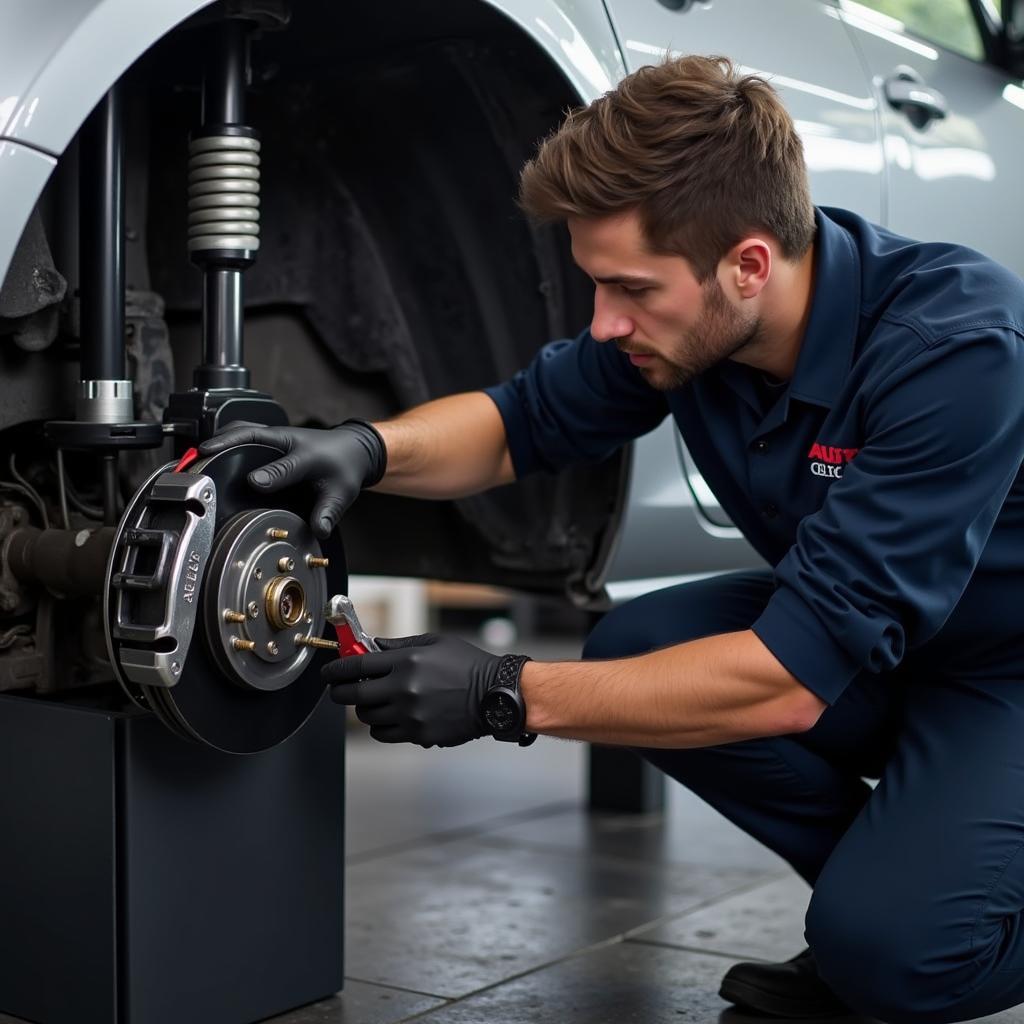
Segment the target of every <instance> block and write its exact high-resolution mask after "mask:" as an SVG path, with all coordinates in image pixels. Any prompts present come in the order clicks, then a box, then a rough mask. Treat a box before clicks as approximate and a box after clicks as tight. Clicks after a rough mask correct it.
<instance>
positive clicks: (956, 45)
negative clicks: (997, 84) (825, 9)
mask: <svg viewBox="0 0 1024 1024" xmlns="http://www.w3.org/2000/svg"><path fill="white" fill-rule="evenodd" d="M840 2H841V5H842V6H843V7H844V8H847V9H849V10H851V11H856V12H857V13H859V14H865V13H868V12H869V11H874V12H877V14H882V15H885V16H886V20H888V19H890V18H891V19H893V21H894V22H898V23H899V24H892V25H890V26H889V27H890V28H891V29H892V30H893V31H896V32H910V33H911V34H912V35H915V36H920V37H921V38H922V39H927V40H929V42H933V43H938V44H939V46H944V47H945V48H946V49H947V50H952V51H953V52H954V53H961V54H963V55H964V56H965V57H971V58H972V59H973V60H982V59H983V58H984V56H985V50H984V47H983V45H982V41H981V32H980V31H979V30H978V23H977V22H976V21H975V20H974V15H973V14H972V13H971V5H970V0H860V2H859V3H854V2H852V0H840Z"/></svg>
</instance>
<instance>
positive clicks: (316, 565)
mask: <svg viewBox="0 0 1024 1024" xmlns="http://www.w3.org/2000/svg"><path fill="white" fill-rule="evenodd" d="M330 562H331V560H330V559H329V558H317V556H316V555H306V565H308V566H309V567H310V569H326V568H327V566H328V565H330Z"/></svg>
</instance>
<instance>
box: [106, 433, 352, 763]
mask: <svg viewBox="0 0 1024 1024" xmlns="http://www.w3.org/2000/svg"><path fill="white" fill-rule="evenodd" d="M279 454H280V453H279V452H278V451H277V450H276V449H274V448H267V447H265V446H263V445H242V446H239V447H237V448H231V449H229V450H228V451H225V452H220V453H218V454H217V455H212V456H210V457H209V458H206V459H201V460H199V461H197V462H195V463H193V464H192V465H190V466H188V468H187V469H185V470H184V471H182V472H180V473H176V472H173V469H174V463H168V465H166V466H164V467H163V468H162V469H160V470H158V471H157V472H156V473H154V474H153V475H152V476H151V477H150V478H149V479H148V480H147V481H146V483H144V484H143V486H142V487H141V488H140V489H139V491H138V493H137V494H136V495H135V497H134V498H133V499H132V501H131V502H130V503H129V505H128V508H127V509H126V510H125V514H124V516H123V517H122V519H121V522H120V524H119V526H118V528H117V532H116V534H115V536H114V543H113V547H112V548H111V553H110V560H109V562H108V564H107V575H106V580H105V588H104V621H105V625H106V637H107V649H108V652H109V654H110V661H111V664H112V665H113V667H114V672H115V674H116V675H117V678H118V681H119V682H120V683H121V686H122V687H123V688H124V690H125V691H126V692H127V694H128V695H129V697H131V699H132V700H133V701H134V702H135V703H136V704H138V705H139V706H140V707H142V708H145V709H147V710H150V711H153V712H154V713H155V714H156V715H157V716H159V718H160V719H161V720H162V721H163V722H164V724H165V725H167V726H168V727H169V728H170V729H172V730H173V731H174V732H176V733H178V734H179V735H181V736H184V737H186V738H187V739H190V740H195V741H198V742H200V743H204V744H206V745H208V746H211V747H215V748H217V749H218V750H223V751H226V752H229V753H236V754H249V753H255V752H257V751H260V750H266V749H268V748H270V747H273V746H276V745H277V744H279V743H283V742H284V741H285V740H286V739H287V738H288V737H289V736H291V735H292V733H294V732H295V731H296V730H297V729H298V728H299V727H300V726H301V725H302V724H303V723H304V722H305V721H306V719H307V718H308V717H309V716H310V714H312V712H313V709H314V708H315V707H316V705H317V703H318V702H319V700H320V698H321V696H322V694H323V684H322V683H321V682H320V668H321V667H322V666H323V664H324V663H325V662H326V661H327V660H328V659H330V658H332V657H336V656H337V655H335V654H333V653H332V652H330V651H326V650H320V649H316V648H314V647H312V646H311V645H310V644H309V642H308V641H309V640H310V639H312V638H317V637H320V635H321V634H322V632H323V628H324V618H323V614H324V606H325V603H326V599H327V597H328V596H329V595H330V594H333V593H343V592H344V591H345V589H346V584H347V579H346V572H345V561H344V549H343V547H342V544H341V541H340V540H339V539H338V538H337V537H336V536H335V535H332V537H331V538H330V539H329V540H327V541H319V540H318V539H317V538H316V537H315V536H314V535H313V533H312V531H311V530H310V529H309V526H308V523H307V522H306V514H307V512H308V507H309V495H308V493H306V492H305V491H300V490H298V489H294V488H293V489H290V490H287V491H281V492H278V493H277V494H275V495H274V496H273V502H274V506H275V507H274V508H253V507H252V506H253V505H254V503H255V502H256V500H257V496H256V493H255V492H254V491H253V490H252V489H251V488H250V487H249V485H248V483H247V481H246V475H247V474H248V473H249V471H250V470H252V469H255V468H256V467H258V466H261V465H264V464H265V463H266V462H268V461H270V460H271V459H272V458H274V457H276V456H278V455H279Z"/></svg>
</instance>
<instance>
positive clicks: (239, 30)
mask: <svg viewBox="0 0 1024 1024" xmlns="http://www.w3.org/2000/svg"><path fill="white" fill-rule="evenodd" d="M219 32H220V38H219V39H218V40H217V42H218V43H219V45H218V46H215V47H213V48H212V49H211V55H210V59H209V61H208V63H207V67H206V75H205V77H204V80H203V112H202V127H201V128H200V129H199V130H198V131H197V132H195V133H194V134H193V136H192V138H191V140H190V142H189V164H188V195H189V200H188V250H189V256H190V257H191V259H192V261H193V262H194V263H195V264H196V265H197V266H199V268H200V269H201V270H202V272H203V319H202V337H203V361H202V363H201V364H200V365H199V366H197V367H196V370H195V373H194V377H193V379H194V383H195V386H196V388H198V389H200V390H207V389H211V388H218V389H219V388H248V387H249V371H248V370H247V369H246V368H245V366H244V365H243V322H244V321H243V292H242V283H243V282H242V275H243V273H244V272H245V270H246V269H247V268H248V267H250V266H251V265H252V263H253V262H254V261H255V259H256V252H257V250H258V249H259V246H260V239H259V231H260V226H259V220H260V140H259V137H258V135H257V133H256V131H255V130H254V129H253V128H251V127H249V126H248V125H246V124H245V123H244V122H245V90H246V85H247V82H248V77H249V53H248V51H249V25H248V23H247V22H245V21H242V20H240V19H236V18H229V19H227V20H226V21H224V22H223V24H222V25H221V26H219Z"/></svg>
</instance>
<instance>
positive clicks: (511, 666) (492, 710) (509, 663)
mask: <svg viewBox="0 0 1024 1024" xmlns="http://www.w3.org/2000/svg"><path fill="white" fill-rule="evenodd" d="M530 660H531V659H530V658H529V657H527V656H526V655H525V654H506V655H505V657H504V658H502V659H501V664H500V665H498V678H497V681H496V682H495V684H494V686H492V687H491V688H490V689H489V690H488V691H487V692H486V693H485V694H484V695H483V698H482V699H481V701H480V718H481V720H482V721H483V724H484V728H485V729H486V730H487V731H488V732H489V733H490V734H491V735H492V736H493V737H494V738H495V739H496V740H504V741H505V742H506V743H518V744H519V746H521V747H528V746H529V745H530V744H531V743H532V742H533V741H534V740H535V739H536V738H537V734H536V733H535V732H527V731H526V704H525V703H524V701H523V695H522V694H521V693H520V692H519V676H520V673H522V671H523V665H525V664H526V663H527V662H528V661H530Z"/></svg>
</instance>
